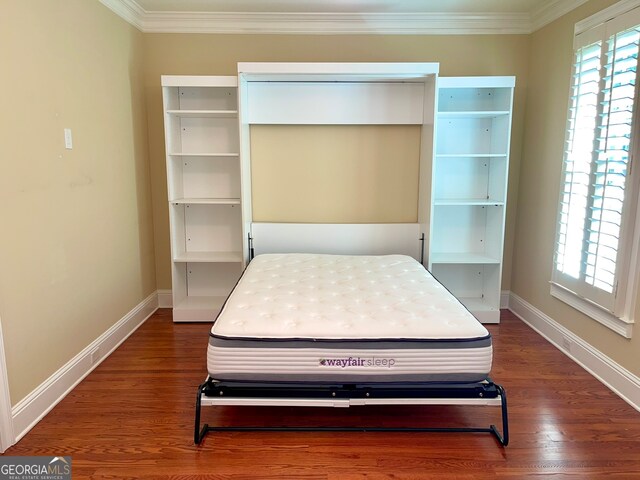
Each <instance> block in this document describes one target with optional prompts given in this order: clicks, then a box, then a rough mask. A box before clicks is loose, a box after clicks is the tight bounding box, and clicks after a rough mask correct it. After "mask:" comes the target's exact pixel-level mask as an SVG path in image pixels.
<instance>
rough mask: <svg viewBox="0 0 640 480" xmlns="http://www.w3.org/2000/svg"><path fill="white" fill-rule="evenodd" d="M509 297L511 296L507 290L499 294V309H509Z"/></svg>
mask: <svg viewBox="0 0 640 480" xmlns="http://www.w3.org/2000/svg"><path fill="white" fill-rule="evenodd" d="M509 295H511V292H510V291H509V290H502V292H500V308H509Z"/></svg>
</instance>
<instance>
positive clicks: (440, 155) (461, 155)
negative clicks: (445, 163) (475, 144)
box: [436, 152, 507, 158]
mask: <svg viewBox="0 0 640 480" xmlns="http://www.w3.org/2000/svg"><path fill="white" fill-rule="evenodd" d="M506 156H507V154H506V153H473V152H472V153H436V157H438V158H467V157H471V158H491V157H496V158H505V157H506Z"/></svg>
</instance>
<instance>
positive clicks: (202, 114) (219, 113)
mask: <svg viewBox="0 0 640 480" xmlns="http://www.w3.org/2000/svg"><path fill="white" fill-rule="evenodd" d="M167 114H168V115H171V116H174V117H181V118H235V117H237V116H238V111H237V110H167Z"/></svg>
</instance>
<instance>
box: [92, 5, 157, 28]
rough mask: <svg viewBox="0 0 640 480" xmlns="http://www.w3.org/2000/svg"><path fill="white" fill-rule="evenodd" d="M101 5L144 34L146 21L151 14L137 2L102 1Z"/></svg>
mask: <svg viewBox="0 0 640 480" xmlns="http://www.w3.org/2000/svg"><path fill="white" fill-rule="evenodd" d="M100 3H101V4H103V5H104V6H105V7H107V8H108V9H110V10H111V11H113V13H115V14H116V15H118V16H119V17H121V18H123V19H124V20H126V21H127V22H129V23H130V24H131V25H133V26H134V27H136V28H137V29H138V30H140V31H142V32H144V27H143V23H144V19H145V17H146V16H147V15H148V14H149V12H147V11H146V10H145V9H144V8H142V7H141V6H140V5H138V3H137V2H136V1H135V0H100Z"/></svg>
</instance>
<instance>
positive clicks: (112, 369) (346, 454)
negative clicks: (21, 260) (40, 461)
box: [5, 310, 640, 480]
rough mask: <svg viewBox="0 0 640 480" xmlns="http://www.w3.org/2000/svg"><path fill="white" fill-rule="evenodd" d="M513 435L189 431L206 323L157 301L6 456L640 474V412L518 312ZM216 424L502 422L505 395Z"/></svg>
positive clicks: (164, 468) (509, 343)
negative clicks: (504, 442)
mask: <svg viewBox="0 0 640 480" xmlns="http://www.w3.org/2000/svg"><path fill="white" fill-rule="evenodd" d="M488 328H489V329H490V331H491V333H492V335H493V337H494V368H493V372H492V377H493V378H494V380H495V381H496V382H498V383H501V384H503V385H504V387H505V388H506V390H507V393H508V398H509V414H510V427H511V444H510V445H509V446H508V447H506V448H502V447H501V446H499V445H498V443H497V442H496V440H495V439H494V438H493V437H492V436H491V435H489V434H469V433H466V434H457V433H376V432H369V433H361V432H356V433H318V432H314V433H293V432H274V433H267V432H249V433H238V432H233V433H229V432H224V433H210V434H209V435H208V436H207V437H206V438H205V440H204V442H203V443H202V444H201V445H200V446H195V445H194V444H193V413H194V402H195V397H196V387H197V385H198V384H199V383H201V382H202V380H203V379H204V378H205V376H206V361H205V355H206V346H207V333H208V330H209V325H207V324H176V325H174V324H173V323H172V322H171V312H170V310H159V311H158V312H157V313H156V314H154V315H153V316H152V317H151V318H150V319H149V320H148V321H147V322H146V323H145V324H144V325H143V326H142V327H140V329H139V330H138V331H137V332H135V333H134V334H133V335H132V337H131V338H130V339H128V340H127V341H126V342H125V343H124V344H123V345H122V346H121V347H120V348H119V349H118V350H117V351H116V352H114V353H113V354H112V355H111V356H110V357H109V358H107V359H106V360H105V361H104V362H103V363H102V364H101V365H100V366H99V367H98V368H96V370H95V371H94V372H92V373H91V374H90V375H89V376H88V377H87V378H86V379H85V380H84V381H83V382H82V383H81V384H80V385H79V386H78V387H77V388H76V389H75V390H74V391H73V392H71V393H70V394H69V395H68V396H67V397H66V398H65V399H64V400H63V401H62V402H61V403H60V404H59V405H58V406H57V407H56V408H54V409H53V410H52V411H51V413H49V415H47V416H46V417H45V418H44V419H43V420H42V421H41V422H40V423H39V424H38V425H36V427H35V428H34V429H33V430H32V431H31V432H30V433H29V434H27V435H26V436H25V437H24V438H23V439H22V440H21V441H20V442H19V443H18V444H16V445H15V446H13V447H12V448H11V449H9V450H8V451H7V452H5V455H71V456H72V458H73V478H76V479H77V478H87V477H92V478H175V479H182V478H184V479H186V478H205V477H206V478H214V479H225V478H229V479H255V478H270V479H281V478H289V479H331V480H337V479H340V480H342V479H347V480H348V479H369V480H378V479H415V478H429V479H460V480H466V479H479V478H487V479H492V478H498V479H523V478H541V477H545V478H547V477H548V478H575V479H610V478H611V479H614V478H615V479H633V478H640V413H639V412H637V411H636V410H634V409H633V408H631V407H630V406H629V405H627V404H626V403H625V402H624V401H622V400H621V399H619V398H618V397H616V396H615V395H614V394H613V393H611V392H610V391H609V390H608V389H607V388H606V387H604V386H603V385H602V384H600V383H599V382H598V381H597V380H595V379H594V378H593V377H591V376H590V375H589V374H588V373H587V372H585V371H584V370H582V369H581V368H580V367H579V366H577V365H576V364H574V363H573V362H572V361H571V360H569V359H568V358H567V357H565V356H564V355H563V354H562V353H561V352H559V351H558V350H556V349H555V348H554V347H553V346H552V345H550V344H549V343H547V342H546V341H545V340H544V339H543V338H542V337H540V336H538V335H537V334H536V333H535V332H533V331H532V330H531V329H530V328H529V327H527V326H526V325H525V324H523V323H522V322H521V321H520V320H518V319H517V318H516V317H514V316H513V315H512V314H511V313H509V312H503V314H502V323H501V324H500V325H496V326H489V327H488ZM203 417H204V418H203V420H204V421H207V422H209V423H210V424H216V423H217V424H239V425H242V424H262V425H277V424H284V423H286V424H290V425H308V424H326V425H333V424H340V425H383V426H438V425H444V424H448V425H454V426H463V425H475V426H486V425H488V424H489V423H499V408H497V407H469V406H467V407H454V406H449V407H442V406H441V407H426V406H425V407H422V406H394V407H391V406H385V407H356V408H353V407H352V408H348V409H313V408H309V409H299V408H298V409H296V408H266V407H263V408H258V407H207V408H204V409H203Z"/></svg>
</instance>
